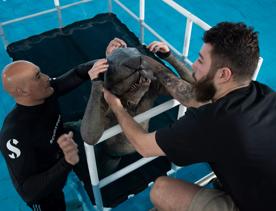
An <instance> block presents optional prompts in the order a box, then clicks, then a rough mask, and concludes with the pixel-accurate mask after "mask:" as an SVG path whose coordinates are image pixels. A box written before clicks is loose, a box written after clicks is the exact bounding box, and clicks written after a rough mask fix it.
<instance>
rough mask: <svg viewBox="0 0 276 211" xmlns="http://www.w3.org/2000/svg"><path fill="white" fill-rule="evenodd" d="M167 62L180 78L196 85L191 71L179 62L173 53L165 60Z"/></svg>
mask: <svg viewBox="0 0 276 211" xmlns="http://www.w3.org/2000/svg"><path fill="white" fill-rule="evenodd" d="M165 60H166V61H167V62H169V63H170V64H171V65H172V66H173V67H174V68H175V69H176V71H177V72H178V74H179V75H180V77H181V78H182V79H183V80H185V81H187V82H189V83H194V78H193V77H192V73H191V71H190V70H189V69H188V67H187V66H186V65H185V64H184V63H183V62H181V61H179V60H178V59H177V58H176V57H175V56H174V55H173V53H171V54H170V55H169V56H168V57H166V58H165Z"/></svg>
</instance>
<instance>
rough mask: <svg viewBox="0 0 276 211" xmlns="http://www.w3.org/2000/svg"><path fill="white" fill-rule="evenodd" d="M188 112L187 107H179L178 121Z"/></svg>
mask: <svg viewBox="0 0 276 211" xmlns="http://www.w3.org/2000/svg"><path fill="white" fill-rule="evenodd" d="M186 110H187V107H185V106H183V105H179V108H178V115H177V119H179V118H180V117H182V116H184V114H185V112H186Z"/></svg>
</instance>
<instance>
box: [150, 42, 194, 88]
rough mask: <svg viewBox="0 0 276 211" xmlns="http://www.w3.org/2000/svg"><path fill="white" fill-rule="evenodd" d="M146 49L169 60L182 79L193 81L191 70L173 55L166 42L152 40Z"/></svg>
mask: <svg viewBox="0 0 276 211" xmlns="http://www.w3.org/2000/svg"><path fill="white" fill-rule="evenodd" d="M148 49H149V51H151V52H153V53H156V55H157V56H158V57H160V58H161V59H164V60H166V61H167V62H169V63H170V64H171V65H172V66H173V67H174V68H175V70H176V71H177V72H178V74H179V75H180V77H181V78H182V79H183V80H185V81H187V82H189V83H194V82H195V80H194V78H193V76H192V72H191V71H190V70H189V69H188V67H187V66H186V65H185V64H184V63H183V62H181V61H179V60H178V59H177V58H176V57H175V56H174V55H173V53H172V52H171V51H170V49H169V47H168V46H167V44H166V43H164V42H158V41H154V42H152V43H151V44H149V46H148Z"/></svg>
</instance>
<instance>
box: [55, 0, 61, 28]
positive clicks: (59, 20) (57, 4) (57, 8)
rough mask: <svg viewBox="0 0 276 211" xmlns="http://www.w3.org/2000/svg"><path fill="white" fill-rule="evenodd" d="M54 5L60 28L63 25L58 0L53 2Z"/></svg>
mask: <svg viewBox="0 0 276 211" xmlns="http://www.w3.org/2000/svg"><path fill="white" fill-rule="evenodd" d="M54 4H55V7H56V10H57V15H58V24H59V28H62V26H63V24H62V16H61V10H60V2H59V0H54Z"/></svg>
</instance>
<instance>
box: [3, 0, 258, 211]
mask: <svg viewBox="0 0 276 211" xmlns="http://www.w3.org/2000/svg"><path fill="white" fill-rule="evenodd" d="M91 1H92V0H80V1H79V2H75V3H72V4H67V5H64V6H60V2H59V0H54V5H55V8H53V9H49V10H45V11H42V12H38V13H35V14H32V15H27V16H24V17H20V18H16V19H13V20H9V21H5V22H2V23H0V36H1V38H2V41H3V43H4V46H5V47H7V45H8V40H7V38H6V36H5V32H4V26H6V25H9V24H12V23H16V22H19V21H23V20H26V19H30V18H33V17H36V16H41V15H44V14H48V13H52V12H57V17H58V23H59V27H62V26H63V24H62V10H63V9H65V8H68V7H72V6H76V5H79V4H82V3H88V2H91ZM139 1H140V10H139V17H138V16H137V15H136V14H134V13H133V12H132V11H131V10H130V9H128V8H127V7H126V6H125V5H124V4H123V3H122V2H120V0H108V11H109V12H112V9H113V7H112V3H113V2H115V3H116V4H117V5H118V6H120V7H121V8H122V9H123V10H125V11H126V12H127V13H128V14H129V15H130V16H131V17H133V18H134V19H135V20H136V21H137V22H138V23H139V24H140V41H141V42H142V43H144V30H145V29H147V30H148V31H149V32H151V33H152V34H153V35H154V36H155V37H156V38H157V39H159V40H161V41H163V42H166V43H167V44H168V46H169V47H170V49H171V50H172V51H173V52H174V53H175V54H177V55H178V56H180V57H181V58H183V60H184V61H185V62H186V63H188V64H189V65H191V64H192V62H191V61H190V60H189V59H188V56H189V54H188V53H189V47H190V40H191V33H192V26H193V24H196V25H198V26H199V27H200V28H202V29H203V30H208V29H209V28H210V26H209V25H208V24H207V23H205V22H204V21H203V20H201V19H200V18H198V17H196V16H195V15H193V14H192V13H190V12H189V11H188V10H186V9H184V8H183V7H181V6H180V5H179V4H177V3H176V2H174V1H173V0H162V1H163V2H164V3H166V4H167V5H168V6H170V7H172V8H173V9H175V10H176V11H177V12H179V13H180V14H182V15H183V16H185V17H186V18H187V20H186V28H185V33H184V35H183V37H184V41H183V50H182V52H179V51H178V50H177V49H176V48H174V46H173V45H172V44H170V42H169V41H168V40H166V39H165V38H163V37H162V36H161V35H159V34H158V32H156V31H155V30H154V29H153V28H151V27H150V26H149V25H147V24H146V23H145V22H144V20H145V0H139ZM262 62H263V59H262V58H261V57H260V59H259V63H258V67H257V69H256V71H255V74H254V76H253V79H254V80H255V79H256V77H257V75H258V72H259V70H260V67H261V65H262ZM178 105H179V102H178V101H176V100H174V99H173V100H169V101H167V102H165V103H163V104H161V105H158V106H157V107H154V108H152V109H150V110H148V111H146V112H144V113H142V114H139V115H137V116H136V117H134V119H135V121H137V122H138V123H141V122H143V121H146V120H148V119H150V118H152V117H154V116H156V115H158V114H160V113H162V112H164V111H167V110H169V109H171V108H173V107H175V106H178ZM185 111H186V108H185V107H184V106H182V105H180V106H179V111H178V118H180V117H181V116H183V115H184V114H185ZM121 132H122V130H121V128H120V126H119V125H116V126H114V127H111V128H109V129H107V130H106V131H104V133H103V135H102V137H101V138H100V141H99V142H98V143H100V142H103V141H105V140H107V139H108V138H110V137H112V136H114V135H117V134H118V133H121ZM85 151H86V155H87V163H88V167H89V174H90V178H91V183H92V186H93V192H94V195H95V200H96V207H95V208H96V209H97V210H99V211H101V210H108V209H109V208H104V207H103V202H102V197H101V191H100V188H102V187H104V186H106V185H108V184H110V183H111V182H113V181H115V180H117V179H119V178H121V177H122V176H124V175H126V174H128V173H129V172H131V171H133V170H135V169H137V168H139V167H140V166H142V165H144V164H146V163H148V162H150V161H152V160H153V159H155V157H152V158H142V159H140V160H138V161H136V162H134V163H132V164H130V165H129V166H127V167H125V168H123V169H121V170H119V171H117V172H115V173H113V174H111V175H109V176H108V177H106V178H104V179H102V180H99V177H98V171H97V164H96V158H95V152H94V146H91V145H88V144H86V143H85ZM179 168H180V167H177V166H172V170H170V171H169V172H168V173H167V174H168V175H169V174H172V173H174V172H175V171H176V170H177V169H179ZM214 177H215V175H214V173H213V172H211V173H210V174H208V175H206V176H205V177H203V178H201V179H200V180H198V181H196V182H195V183H196V184H199V185H205V184H206V183H207V182H208V181H210V180H211V179H213V178H214Z"/></svg>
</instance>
